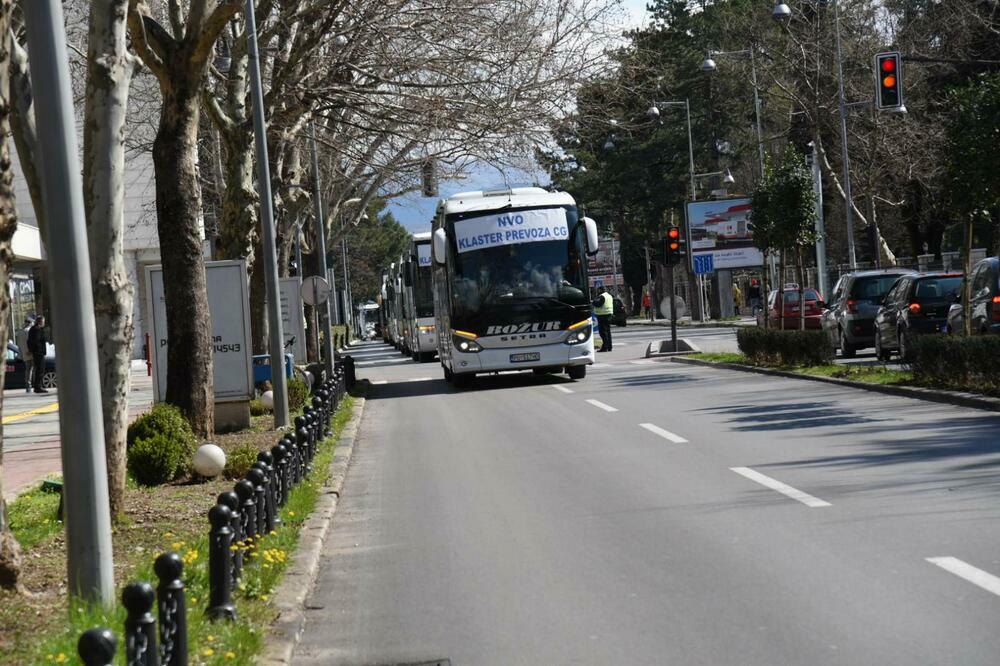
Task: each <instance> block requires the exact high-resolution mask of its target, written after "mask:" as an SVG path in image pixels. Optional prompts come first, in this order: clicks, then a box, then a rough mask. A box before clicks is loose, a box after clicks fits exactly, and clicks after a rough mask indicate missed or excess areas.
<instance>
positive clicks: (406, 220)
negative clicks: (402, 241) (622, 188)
mask: <svg viewBox="0 0 1000 666" xmlns="http://www.w3.org/2000/svg"><path fill="white" fill-rule="evenodd" d="M646 1H647V0H622V5H623V7H624V8H625V10H626V11H627V12H628V14H629V16H630V17H631V23H632V24H633V25H637V26H638V25H640V24H641V23H642V22H643V17H644V15H645V13H646ZM506 175H507V182H508V183H509V184H510V185H511V186H512V187H517V186H524V185H531V184H532V183H534V182H540V183H545V182H547V178H546V175H545V173H544V172H541V171H538V172H536V173H529V172H524V171H516V170H515V171H508V172H507V174H506ZM503 187H506V184H505V183H504V177H503V175H501V174H500V173H499V172H498V171H497V170H496V169H495V168H494V167H491V166H488V165H484V166H482V167H480V168H476V169H473V170H472V172H471V173H470V174H469V177H468V178H466V179H464V180H462V181H446V182H442V183H441V184H440V186H439V190H440V192H439V195H440V196H441V197H448V196H451V195H452V194H456V193H458V192H468V191H470V190H491V189H501V188H503ZM438 200H439V199H438V198H425V197H422V196H420V194H419V193H414V194H410V195H407V196H405V197H399V198H397V199H394V200H393V201H392V202H390V203H389V210H390V211H392V214H393V215H394V216H395V218H396V219H397V220H399V222H400V223H401V224H402V225H403V226H404V227H406V228H407V229H409V230H410V231H411V232H413V233H417V232H420V231H430V229H431V217H432V216H433V215H434V209H435V207H436V206H437V202H438Z"/></svg>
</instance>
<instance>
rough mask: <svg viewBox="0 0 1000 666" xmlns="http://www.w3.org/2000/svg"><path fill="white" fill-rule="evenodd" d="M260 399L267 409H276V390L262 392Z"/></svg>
mask: <svg viewBox="0 0 1000 666" xmlns="http://www.w3.org/2000/svg"><path fill="white" fill-rule="evenodd" d="M260 401H261V402H262V403H264V407H265V408H267V409H274V391H264V392H263V393H261V394H260Z"/></svg>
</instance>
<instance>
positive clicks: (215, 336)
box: [146, 259, 254, 402]
mask: <svg viewBox="0 0 1000 666" xmlns="http://www.w3.org/2000/svg"><path fill="white" fill-rule="evenodd" d="M205 277H206V278H207V282H208V310H209V312H210V313H211V318H212V346H213V353H212V372H213V375H214V384H215V401H216V402H239V401H245V400H249V399H250V398H252V397H253V394H254V386H253V367H252V365H251V341H250V294H249V291H248V285H247V268H246V262H244V261H243V260H242V259H241V260H238V261H206V262H205ZM146 298H147V300H148V303H149V311H150V312H151V313H152V322H153V325H152V331H151V334H152V345H153V353H152V354H151V356H152V359H153V393H154V396H155V399H156V401H157V402H160V401H162V400H163V399H164V398H165V396H166V395H167V307H166V303H165V301H164V297H163V267H162V266H149V267H147V268H146Z"/></svg>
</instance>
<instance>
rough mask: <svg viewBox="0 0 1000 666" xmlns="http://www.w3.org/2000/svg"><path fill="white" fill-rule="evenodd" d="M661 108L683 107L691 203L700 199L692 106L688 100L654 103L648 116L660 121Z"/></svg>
mask: <svg viewBox="0 0 1000 666" xmlns="http://www.w3.org/2000/svg"><path fill="white" fill-rule="evenodd" d="M660 106H683V107H684V115H685V118H686V119H687V135H688V173H689V174H690V176H691V201H694V200H695V199H697V198H698V195H697V192H696V190H695V181H694V178H695V176H694V142H693V141H692V139H691V105H690V104H689V103H688V100H686V99H685V100H684V101H683V102H681V101H679V100H678V101H668V102H656V101H654V102H653V105H652V106H650V107H649V110H648V111H647V112H646V114H647V115H648V116H649V117H650V118H652V119H653V120H658V119H659V118H660V109H659V108H658V107H660Z"/></svg>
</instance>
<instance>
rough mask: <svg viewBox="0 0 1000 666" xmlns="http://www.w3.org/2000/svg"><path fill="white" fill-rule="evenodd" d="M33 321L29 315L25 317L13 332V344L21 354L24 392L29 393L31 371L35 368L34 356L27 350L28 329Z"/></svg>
mask: <svg viewBox="0 0 1000 666" xmlns="http://www.w3.org/2000/svg"><path fill="white" fill-rule="evenodd" d="M34 323H35V322H34V320H33V319H32V318H31V317H25V318H24V323H23V324H21V328H19V329H17V332H16V333H14V344H15V345H17V353H19V354H20V355H21V360H23V361H24V392H25V393H31V379H32V374H31V373H32V371H33V370H34V368H35V362H34V357H33V356H32V355H31V351H29V350H28V331H30V330H31V327H32V326H33V325H34Z"/></svg>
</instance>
